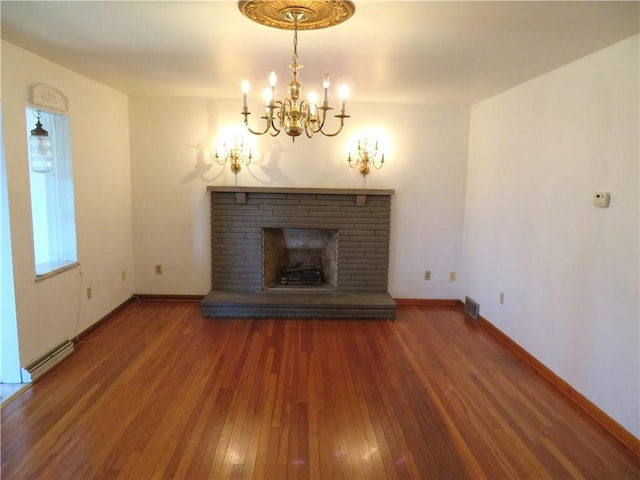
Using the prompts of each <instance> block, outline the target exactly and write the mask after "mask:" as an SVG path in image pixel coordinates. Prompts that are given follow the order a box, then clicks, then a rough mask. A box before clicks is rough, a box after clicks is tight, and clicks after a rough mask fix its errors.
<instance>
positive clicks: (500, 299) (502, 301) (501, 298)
mask: <svg viewBox="0 0 640 480" xmlns="http://www.w3.org/2000/svg"><path fill="white" fill-rule="evenodd" d="M498 301H499V302H500V305H504V293H503V292H500V298H499V299H498Z"/></svg>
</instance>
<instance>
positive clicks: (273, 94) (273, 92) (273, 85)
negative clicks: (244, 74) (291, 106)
mask: <svg viewBox="0 0 640 480" xmlns="http://www.w3.org/2000/svg"><path fill="white" fill-rule="evenodd" d="M269 86H270V87H271V102H273V100H274V99H275V98H276V72H271V74H270V75H269ZM271 104H272V103H270V104H269V105H271Z"/></svg>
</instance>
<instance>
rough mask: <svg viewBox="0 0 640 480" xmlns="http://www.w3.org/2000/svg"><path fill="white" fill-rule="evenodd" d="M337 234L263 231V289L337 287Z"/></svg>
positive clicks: (305, 230)
mask: <svg viewBox="0 0 640 480" xmlns="http://www.w3.org/2000/svg"><path fill="white" fill-rule="evenodd" d="M337 239H338V232H337V230H331V229H322V228H263V229H262V262H263V265H262V267H263V268H262V272H263V278H262V280H263V288H264V289H272V288H336V278H337V264H338V248H337V246H338V240H337Z"/></svg>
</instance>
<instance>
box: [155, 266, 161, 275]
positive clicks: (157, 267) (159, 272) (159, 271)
mask: <svg viewBox="0 0 640 480" xmlns="http://www.w3.org/2000/svg"><path fill="white" fill-rule="evenodd" d="M156 275H162V265H156Z"/></svg>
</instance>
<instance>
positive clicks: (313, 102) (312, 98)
mask: <svg viewBox="0 0 640 480" xmlns="http://www.w3.org/2000/svg"><path fill="white" fill-rule="evenodd" d="M317 108H318V95H316V92H309V113H310V114H311V116H315V114H316V109H317Z"/></svg>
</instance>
